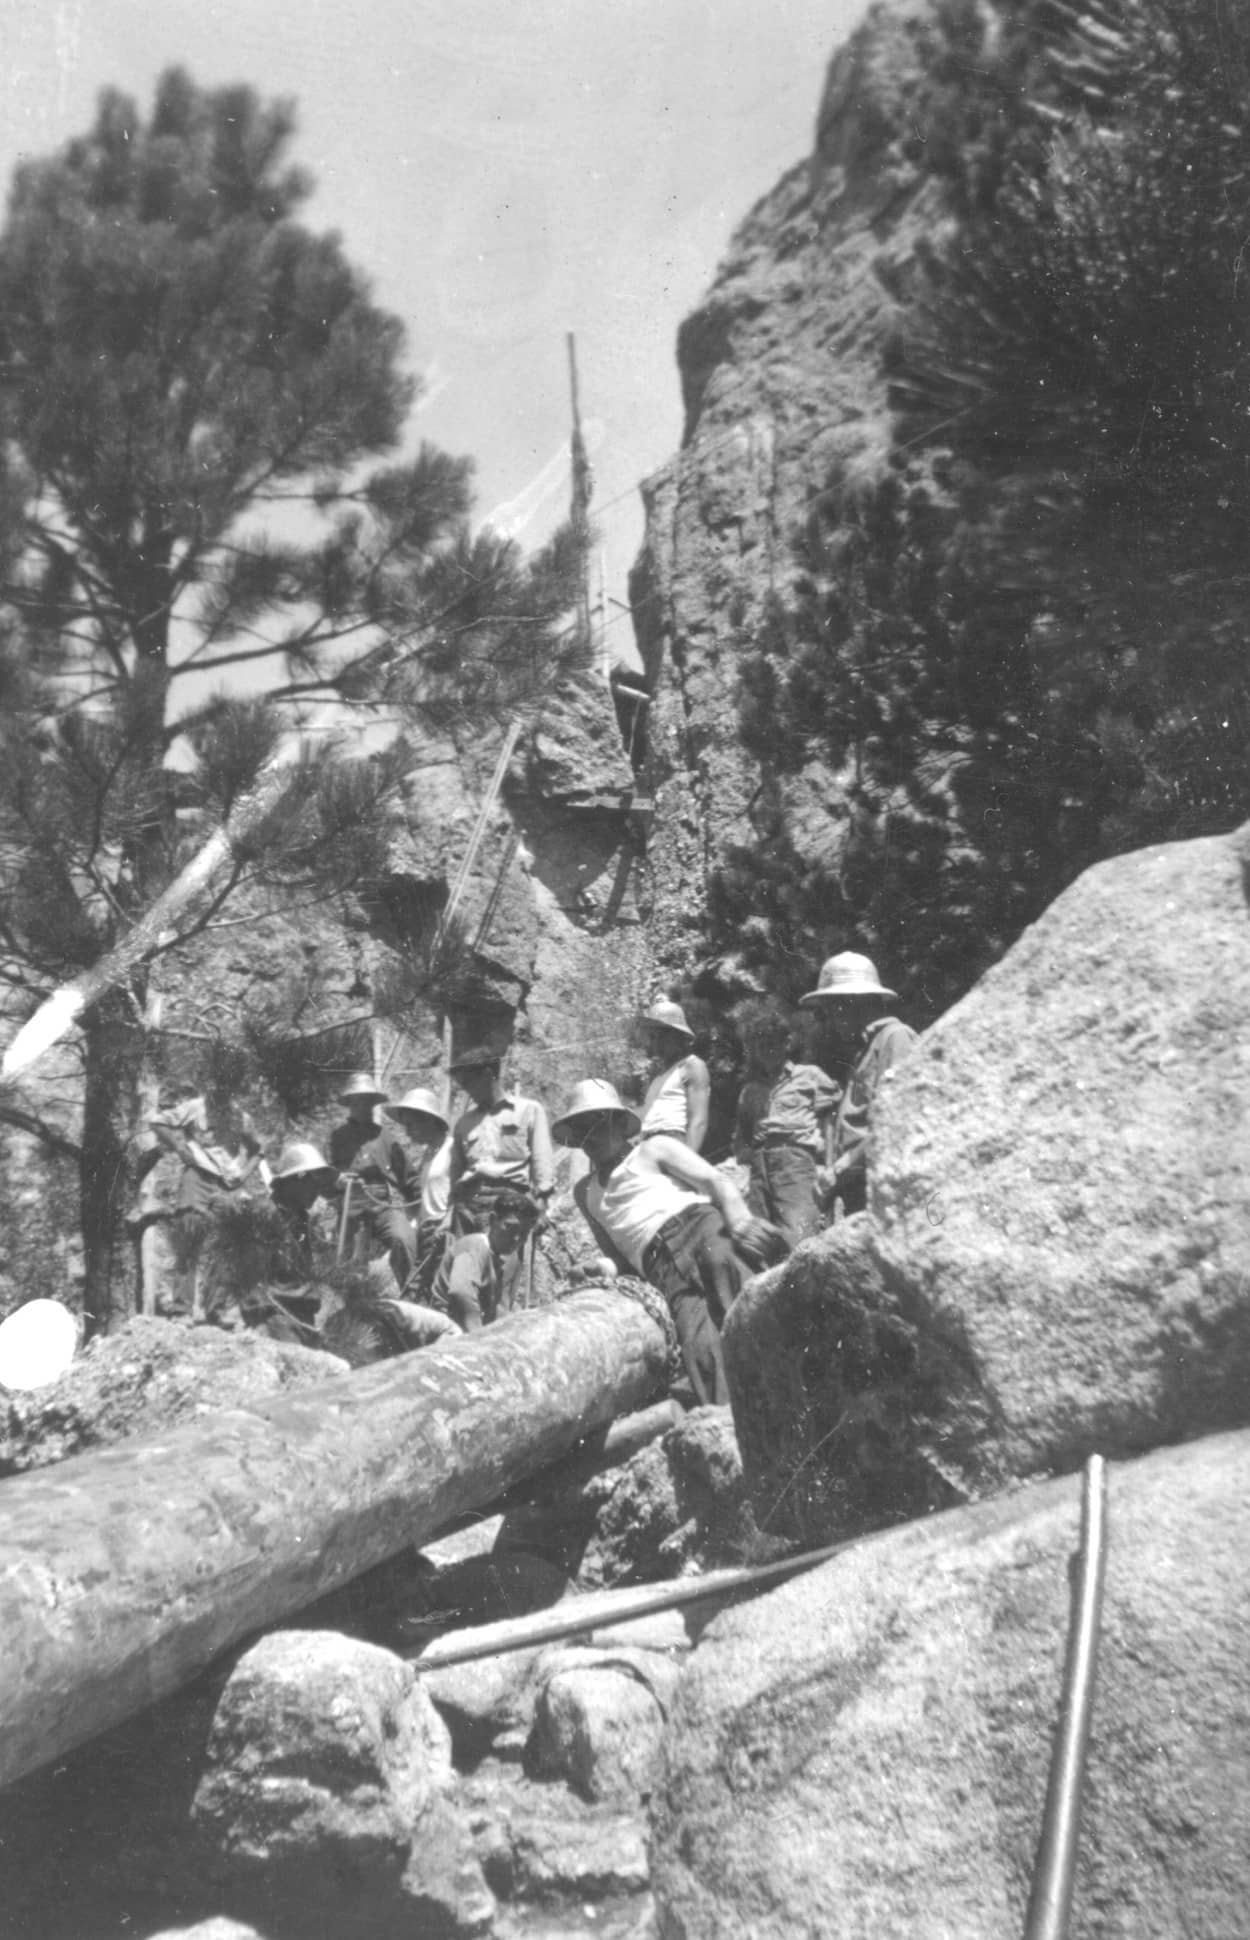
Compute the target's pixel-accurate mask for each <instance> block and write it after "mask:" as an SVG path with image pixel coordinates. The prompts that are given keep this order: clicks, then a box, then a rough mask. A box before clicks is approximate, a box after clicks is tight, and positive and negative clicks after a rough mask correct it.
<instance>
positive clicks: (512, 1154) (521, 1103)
mask: <svg viewBox="0 0 1250 1940" xmlns="http://www.w3.org/2000/svg"><path fill="white" fill-rule="evenodd" d="M450 1068H451V1074H452V1076H453V1078H455V1079H456V1081H457V1082H458V1084H459V1085H460V1086H461V1088H462V1089H463V1090H464V1091H466V1092H467V1093H468V1095H469V1099H470V1108H469V1110H468V1111H466V1112H464V1113H462V1115H461V1116H460V1117H459V1118H458V1119H457V1120H456V1123H455V1126H454V1129H453V1131H452V1135H451V1138H452V1144H451V1221H452V1230H453V1232H455V1233H472V1232H478V1233H480V1232H482V1231H484V1230H485V1227H486V1224H487V1221H488V1220H489V1218H490V1207H491V1201H492V1199H493V1198H495V1197H496V1196H497V1195H498V1194H499V1193H500V1192H502V1191H504V1190H505V1189H509V1190H511V1191H514V1192H528V1193H529V1195H530V1197H531V1198H532V1199H535V1200H537V1202H538V1205H539V1207H540V1208H541V1209H545V1208H546V1205H547V1201H548V1200H549V1199H550V1197H551V1192H552V1187H553V1186H554V1184H555V1154H554V1153H553V1151H552V1149H551V1129H550V1127H549V1125H548V1123H547V1114H546V1112H545V1111H544V1110H543V1108H542V1106H541V1105H540V1104H539V1103H538V1100H537V1099H536V1098H524V1097H522V1095H521V1093H520V1092H519V1091H517V1090H516V1089H515V1088H514V1087H513V1086H511V1085H506V1084H505V1083H504V1082H503V1078H502V1075H501V1073H502V1068H503V1059H502V1057H501V1055H500V1053H499V1052H498V1051H495V1050H492V1049H491V1048H490V1046H488V1045H482V1044H478V1045H473V1046H472V1047H471V1048H470V1049H468V1050H465V1051H462V1052H460V1054H459V1056H457V1057H454V1058H453V1059H452V1061H451V1067H450Z"/></svg>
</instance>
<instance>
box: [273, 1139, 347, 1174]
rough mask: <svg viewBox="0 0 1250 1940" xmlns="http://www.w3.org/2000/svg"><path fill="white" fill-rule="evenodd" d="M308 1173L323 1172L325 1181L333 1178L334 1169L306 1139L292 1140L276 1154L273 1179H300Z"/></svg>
mask: <svg viewBox="0 0 1250 1940" xmlns="http://www.w3.org/2000/svg"><path fill="white" fill-rule="evenodd" d="M309 1172H324V1173H325V1175H326V1178H327V1179H332V1178H333V1177H334V1167H333V1166H332V1165H331V1164H330V1163H329V1161H328V1160H327V1159H324V1158H322V1156H321V1154H320V1152H319V1151H318V1150H317V1148H316V1146H315V1145H313V1144H311V1143H310V1142H309V1140H308V1139H306V1138H293V1139H292V1140H291V1142H290V1144H289V1145H284V1146H283V1148H282V1150H281V1152H280V1153H279V1154H278V1163H277V1165H276V1166H275V1167H274V1173H273V1176H274V1178H275V1179H301V1178H303V1177H304V1176H305V1175H306V1174H307V1173H309Z"/></svg>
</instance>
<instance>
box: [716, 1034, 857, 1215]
mask: <svg viewBox="0 0 1250 1940" xmlns="http://www.w3.org/2000/svg"><path fill="white" fill-rule="evenodd" d="M735 1015H736V1017H737V1020H738V1028H739V1031H740V1033H741V1036H742V1039H743V1047H744V1049H745V1051H746V1055H747V1069H748V1073H749V1076H748V1080H747V1083H746V1084H744V1085H743V1087H742V1092H741V1094H740V1096H739V1100H738V1120H737V1127H736V1130H737V1139H736V1145H737V1151H738V1156H739V1158H742V1159H745V1160H746V1163H747V1164H748V1165H749V1167H750V1171H751V1186H750V1191H749V1192H748V1194H747V1204H748V1205H749V1206H750V1208H751V1211H752V1212H753V1213H756V1214H757V1215H758V1216H759V1217H760V1218H761V1219H767V1220H770V1221H771V1222H772V1224H773V1225H774V1226H777V1227H779V1228H780V1230H781V1231H782V1232H783V1233H784V1234H785V1237H786V1239H787V1240H788V1242H789V1243H790V1245H791V1246H797V1245H798V1243H799V1241H800V1240H801V1239H807V1238H808V1237H809V1235H810V1234H812V1233H814V1232H816V1231H818V1229H819V1227H820V1225H821V1223H822V1217H821V1188H822V1185H824V1184H825V1183H826V1181H827V1179H828V1178H829V1177H830V1176H831V1171H826V1169H825V1168H830V1169H831V1168H832V1164H833V1140H834V1114H835V1113H836V1111H837V1109H838V1101H839V1097H840V1093H839V1091H838V1087H837V1085H836V1084H835V1083H834V1082H833V1079H832V1078H831V1077H829V1075H828V1073H827V1072H825V1071H822V1070H821V1068H820V1066H819V1065H818V1064H803V1063H799V1062H797V1061H796V1059H795V1057H794V1055H793V1054H794V1053H795V1052H796V1051H797V1050H798V1049H799V1048H800V1045H799V1042H798V1034H797V1033H796V1032H795V1031H794V1030H793V1029H792V1028H791V1020H790V1018H789V1016H788V1015H787V1014H786V1013H785V1011H783V1010H782V1009H781V1008H780V1007H779V1006H773V1005H769V1006H765V1005H762V1004H760V1003H759V1002H758V1001H757V1000H754V999H752V1000H751V1001H750V1004H749V1006H748V1005H742V1006H740V1008H739V1011H738V1012H737V1013H735Z"/></svg>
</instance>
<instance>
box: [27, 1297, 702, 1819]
mask: <svg viewBox="0 0 1250 1940" xmlns="http://www.w3.org/2000/svg"><path fill="white" fill-rule="evenodd" d="M664 1370H665V1343H664V1335H663V1332H662V1330H661V1329H660V1327H659V1326H658V1325H657V1324H656V1322H655V1321H654V1320H652V1319H651V1317H650V1315H649V1314H647V1313H646V1311H645V1310H644V1309H643V1308H642V1307H640V1306H639V1305H638V1304H637V1303H636V1302H634V1301H632V1300H629V1299H627V1298H625V1297H624V1296H623V1295H622V1294H619V1293H612V1292H610V1291H606V1290H601V1291H589V1292H585V1293H579V1294H574V1295H572V1296H571V1297H570V1298H569V1299H567V1300H564V1301H561V1302H560V1303H559V1305H557V1306H553V1307H540V1308H535V1309H533V1310H532V1311H531V1312H528V1313H521V1314H514V1315H512V1316H511V1317H510V1318H509V1319H507V1320H504V1321H500V1322H498V1323H497V1324H496V1325H495V1326H493V1327H487V1328H484V1329H483V1330H482V1331H481V1332H480V1333H478V1334H473V1335H471V1336H466V1337H461V1338H460V1339H459V1340H457V1341H455V1342H454V1343H453V1344H452V1345H451V1346H449V1347H444V1346H438V1347H427V1348H422V1349H420V1350H419V1351H418V1352H416V1353H414V1354H408V1355H405V1356H403V1357H402V1358H401V1359H399V1360H397V1361H383V1362H381V1363H379V1364H378V1365H377V1366H376V1367H370V1368H364V1369H362V1370H360V1371H359V1372H358V1373H355V1374H349V1375H343V1376H341V1377H339V1378H337V1379H331V1380H328V1381H326V1382H324V1383H320V1384H318V1385H317V1386H316V1387H314V1388H312V1389H309V1390H307V1391H305V1392H303V1393H301V1394H299V1395H297V1396H295V1397H294V1398H292V1399H289V1400H283V1401H272V1402H268V1403H266V1404H265V1405H264V1406H263V1407H259V1408H256V1409H255V1410H250V1409H249V1410H248V1411H246V1412H244V1411H243V1410H242V1409H239V1410H232V1411H230V1412H229V1413H223V1414H219V1415H215V1416H213V1417H211V1418H210V1419H208V1420H206V1421H205V1422H203V1423H202V1424H200V1423H197V1424H195V1425H194V1426H191V1427H187V1428H183V1429H180V1430H177V1431H176V1432H175V1433H173V1434H169V1435H162V1436H153V1437H151V1438H148V1439H144V1440H140V1441H135V1442H129V1443H122V1444H121V1445H120V1446H119V1447H116V1448H110V1449H105V1450H103V1451H101V1452H100V1453H98V1454H92V1455H80V1456H78V1457H76V1458H75V1459H73V1460H71V1461H68V1462H62V1463H61V1464H59V1466H57V1467H55V1468H49V1469H39V1470H36V1471H34V1472H33V1473H31V1474H28V1475H16V1476H12V1477H10V1478H9V1479H8V1480H7V1481H6V1482H5V1483H4V1485H3V1487H2V1488H0V1637H3V1639H4V1652H5V1675H4V1678H3V1680H0V1784H7V1783H9V1782H10V1781H11V1780H13V1779H15V1778H18V1777H20V1776H21V1775H22V1774H23V1773H24V1772H27V1771H31V1770H33V1769H34V1768H35V1767H36V1766H38V1765H41V1764H44V1763H46V1762H47V1761H48V1760H49V1759H52V1758H57V1757H59V1756H60V1755H61V1754H62V1753H64V1752H66V1751H68V1750H70V1749H72V1747H73V1746H74V1745H77V1744H81V1743H82V1742H83V1740H84V1739H86V1738H90V1737H93V1736H94V1735H95V1734H96V1733H97V1732H100V1731H104V1730H107V1729H108V1728H109V1727H110V1726H112V1725H114V1724H117V1723H119V1722H120V1721H121V1720H122V1719H123V1718H125V1717H127V1716H129V1714H130V1713H131V1712H132V1711H137V1710H139V1709H141V1708H142V1707H143V1706H144V1705H146V1704H149V1703H151V1702H153V1701H154V1700H155V1699H157V1698H159V1697H163V1696H164V1695H165V1694H166V1693H167V1692H169V1691H172V1690H175V1689H176V1688H177V1687H178V1685H180V1684H182V1683H184V1682H185V1681H186V1680H187V1679H188V1678H190V1677H192V1676H193V1675H194V1674H195V1673H196V1672H197V1671H198V1670H200V1669H201V1668H202V1667H203V1666H204V1665H205V1664H207V1663H209V1662H210V1661H211V1659H212V1658H214V1657H216V1656H217V1655H218V1653H219V1652H221V1651H223V1650H224V1649H226V1647H227V1646H228V1645H230V1644H232V1643H235V1642H237V1641H238V1640H239V1639H240V1638H242V1637H246V1636H247V1635H249V1634H250V1633H251V1632H254V1631H256V1630H260V1629H262V1628H265V1627H268V1626H272V1625H274V1624H275V1623H278V1622H280V1621H281V1620H282V1619H283V1618H284V1617H285V1616H287V1615H288V1613H289V1612H291V1611H292V1610H297V1609H299V1608H300V1607H301V1606H302V1605H304V1604H306V1603H311V1602H313V1601H314V1600H315V1599H316V1598H317V1597H320V1596H323V1595H325V1594H326V1592H327V1591H329V1590H333V1589H336V1588H337V1587H338V1586H339V1585H340V1584H342V1583H345V1582H348V1581H349V1580H350V1579H351V1578H352V1577H354V1576H358V1575H360V1573H361V1572H362V1571H364V1570H366V1569H369V1568H371V1567H372V1566H373V1565H374V1564H375V1563H381V1562H385V1561H386V1559H387V1558H388V1557H390V1556H395V1555H397V1554H399V1552H400V1551H401V1550H403V1549H405V1548H406V1547H407V1546H408V1545H409V1544H411V1543H420V1542H422V1541H423V1540H424V1539H425V1538H427V1537H429V1536H431V1535H433V1534H434V1533H435V1531H436V1530H438V1529H441V1528H442V1527H443V1526H444V1525H445V1524H446V1523H448V1522H450V1521H451V1520H452V1519H453V1518H454V1517H455V1516H457V1515H460V1514H463V1513H464V1512H465V1511H466V1510H469V1509H473V1508H481V1507H484V1506H485V1505H487V1504H489V1503H491V1502H493V1501H494V1500H495V1499H496V1497H498V1496H499V1495H501V1494H502V1493H503V1491H504V1490H505V1489H507V1488H509V1487H510V1486H512V1485H513V1484H514V1483H517V1482H521V1481H523V1480H524V1479H525V1478H526V1477H527V1476H530V1475H533V1474H535V1473H536V1472H537V1471H538V1470H539V1469H540V1468H542V1467H544V1466H545V1465H546V1464H547V1463H549V1462H552V1461H555V1460H556V1459H558V1458H559V1457H560V1456H561V1455H563V1454H564V1453H566V1451H567V1450H569V1449H570V1448H572V1447H573V1446H574V1445H575V1444H576V1443H577V1442H578V1441H580V1440H581V1439H582V1437H583V1436H585V1435H587V1434H589V1433H590V1432H592V1431H593V1430H594V1429H596V1428H600V1427H603V1426H604V1425H605V1424H606V1423H607V1422H609V1421H611V1420H612V1418H613V1417H614V1416H615V1415H618V1414H621V1413H624V1412H627V1411H628V1410H630V1409H634V1408H638V1407H640V1406H642V1405H643V1404H644V1403H645V1402H647V1401H648V1400H650V1399H651V1398H652V1396H653V1395H654V1394H655V1392H656V1390H657V1388H658V1387H659V1386H660V1384H661V1383H662V1381H663V1378H664Z"/></svg>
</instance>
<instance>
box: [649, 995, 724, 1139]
mask: <svg viewBox="0 0 1250 1940" xmlns="http://www.w3.org/2000/svg"><path fill="white" fill-rule="evenodd" d="M642 1023H643V1029H644V1030H645V1032H646V1035H647V1050H648V1053H649V1055H650V1060H651V1082H650V1083H649V1084H648V1086H647V1092H646V1096H645V1097H644V1099H643V1101H642V1136H643V1137H644V1138H651V1137H653V1136H654V1134H655V1133H657V1132H661V1133H664V1134H666V1135H667V1136H669V1137H671V1138H680V1139H684V1141H685V1143H686V1144H687V1145H688V1146H689V1147H690V1150H691V1151H692V1152H701V1151H702V1150H703V1141H704V1139H705V1138H706V1137H707V1113H708V1101H709V1099H710V1097H711V1091H712V1081H711V1079H710V1077H709V1075H708V1068H707V1066H706V1064H705V1063H704V1062H703V1059H702V1058H698V1057H696V1056H695V1054H694V1051H693V1049H692V1046H693V1044H694V1032H693V1031H692V1030H691V1028H690V1026H689V1024H688V1023H687V1022H686V1013H685V1011H684V1010H683V1009H682V1007H681V1005H680V1004H675V1003H673V1002H672V1001H671V1000H670V999H669V998H667V997H657V998H656V1000H655V1002H654V1003H653V1004H652V1006H651V1008H650V1010H649V1011H647V1012H646V1014H645V1015H644V1017H643V1020H642Z"/></svg>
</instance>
